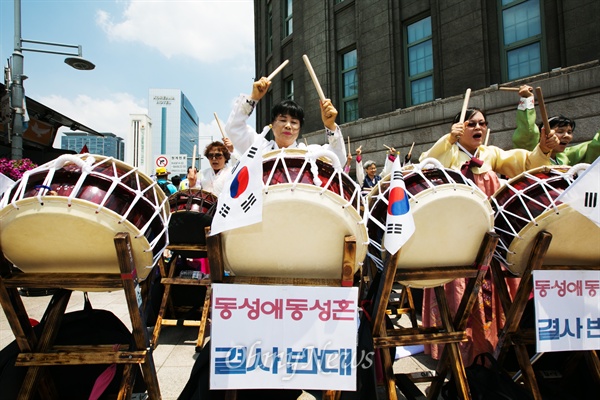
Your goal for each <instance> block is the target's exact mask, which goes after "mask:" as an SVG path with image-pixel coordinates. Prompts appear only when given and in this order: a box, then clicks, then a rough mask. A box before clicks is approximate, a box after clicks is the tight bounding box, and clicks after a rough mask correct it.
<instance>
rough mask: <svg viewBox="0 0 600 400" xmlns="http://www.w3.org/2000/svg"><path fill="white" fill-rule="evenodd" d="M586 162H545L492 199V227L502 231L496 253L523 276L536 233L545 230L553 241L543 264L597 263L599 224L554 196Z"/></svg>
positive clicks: (566, 186)
mask: <svg viewBox="0 0 600 400" xmlns="http://www.w3.org/2000/svg"><path fill="white" fill-rule="evenodd" d="M587 166H588V164H580V165H577V166H574V167H568V166H546V167H539V168H536V169H532V170H531V171H527V172H524V173H522V174H521V175H519V176H517V177H515V178H513V179H511V180H509V181H508V182H507V183H506V185H504V186H503V187H501V188H500V189H498V191H497V192H496V193H494V195H493V196H492V198H491V202H492V206H493V208H494V213H495V217H494V226H495V229H496V233H498V235H500V241H499V243H498V246H497V247H496V254H495V257H496V258H499V259H500V260H501V261H502V262H504V263H505V264H506V267H507V268H508V270H509V271H511V272H512V273H514V274H516V275H521V274H522V273H523V271H524V270H525V268H526V266H527V262H528V259H529V256H530V253H531V250H532V248H533V244H534V241H535V238H536V236H537V234H538V233H539V232H541V231H547V232H550V233H551V234H552V241H551V243H550V247H549V248H548V252H547V253H546V256H545V257H544V264H545V265H595V264H598V262H600V228H599V227H598V226H597V225H596V224H594V223H593V222H592V221H591V220H589V219H588V218H587V217H585V216H584V215H582V214H581V213H579V212H577V211H576V210H574V209H573V208H571V207H570V206H569V205H568V204H564V203H562V202H560V201H556V198H557V197H558V196H559V195H560V194H561V193H562V192H563V191H564V190H565V189H567V188H568V187H569V186H570V185H571V184H572V183H573V181H574V180H575V179H576V178H577V173H578V172H579V171H581V170H584V169H585V168H586V167H587Z"/></svg>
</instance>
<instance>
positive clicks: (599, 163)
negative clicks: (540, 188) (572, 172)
mask: <svg viewBox="0 0 600 400" xmlns="http://www.w3.org/2000/svg"><path fill="white" fill-rule="evenodd" d="M598 193H600V158H596V161H594V162H593V163H592V165H590V166H589V167H588V168H587V169H586V170H585V171H584V172H583V173H581V174H580V175H579V176H578V177H577V179H575V181H574V182H573V184H571V186H569V187H568V188H567V189H566V190H565V191H564V192H562V193H561V194H560V195H559V196H558V197H557V198H556V201H562V202H563V203H566V204H568V205H569V206H571V208H573V209H574V210H576V211H579V212H580V213H581V214H583V215H585V216H586V217H588V218H589V219H591V220H592V222H594V223H595V224H596V225H598V226H600V205H598Z"/></svg>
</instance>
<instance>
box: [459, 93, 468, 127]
mask: <svg viewBox="0 0 600 400" xmlns="http://www.w3.org/2000/svg"><path fill="white" fill-rule="evenodd" d="M469 97H471V88H468V89H467V91H466V92H465V100H464V101H463V107H462V110H461V111H460V120H459V121H458V122H460V123H461V124H462V123H463V122H465V114H466V113H467V107H468V106H469Z"/></svg>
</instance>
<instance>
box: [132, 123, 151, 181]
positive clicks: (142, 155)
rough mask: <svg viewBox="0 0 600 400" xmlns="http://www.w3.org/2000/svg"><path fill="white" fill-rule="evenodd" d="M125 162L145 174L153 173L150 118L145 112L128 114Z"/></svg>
mask: <svg viewBox="0 0 600 400" xmlns="http://www.w3.org/2000/svg"><path fill="white" fill-rule="evenodd" d="M129 119H130V121H131V122H130V125H129V131H128V134H127V152H126V153H125V162H126V163H128V164H130V165H132V166H134V167H137V168H138V169H139V170H140V171H142V172H144V173H145V174H146V175H152V174H153V173H154V158H153V157H152V120H150V117H149V116H148V115H147V114H129Z"/></svg>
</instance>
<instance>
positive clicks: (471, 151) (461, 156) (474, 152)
mask: <svg viewBox="0 0 600 400" xmlns="http://www.w3.org/2000/svg"><path fill="white" fill-rule="evenodd" d="M459 120H460V113H458V114H457V115H456V116H455V117H454V124H453V125H452V129H451V132H450V133H448V134H446V135H444V136H443V137H442V138H441V139H439V140H438V141H437V142H436V143H435V144H434V145H433V147H432V148H431V149H429V150H428V151H426V152H424V153H423V154H421V157H420V158H419V159H420V160H423V159H425V158H427V157H433V158H436V159H437V160H439V161H440V162H441V163H442V165H443V166H444V167H445V168H451V169H456V170H459V171H461V172H462V173H463V175H465V176H466V177H468V178H469V179H471V180H472V181H473V182H474V183H475V184H476V185H477V186H478V187H479V188H480V189H481V190H483V192H484V193H486V194H487V195H488V196H491V195H492V194H494V192H495V191H496V190H497V189H498V188H500V181H499V179H498V175H497V174H501V175H504V176H506V177H508V178H512V177H515V176H517V175H519V174H521V173H523V172H525V171H527V170H530V169H532V168H536V167H541V166H543V165H550V153H551V151H552V149H554V147H556V146H557V145H558V138H557V137H556V136H555V135H554V134H551V135H548V136H545V137H544V138H543V140H541V141H540V142H539V143H538V144H537V145H536V146H534V149H533V151H528V150H523V149H512V150H502V149H501V148H499V147H496V146H485V145H483V143H484V141H485V136H486V135H487V127H488V122H487V120H486V117H485V114H484V113H483V111H481V110H480V109H479V108H476V107H473V108H468V109H467V111H466V114H465V122H463V123H460V122H459Z"/></svg>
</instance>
